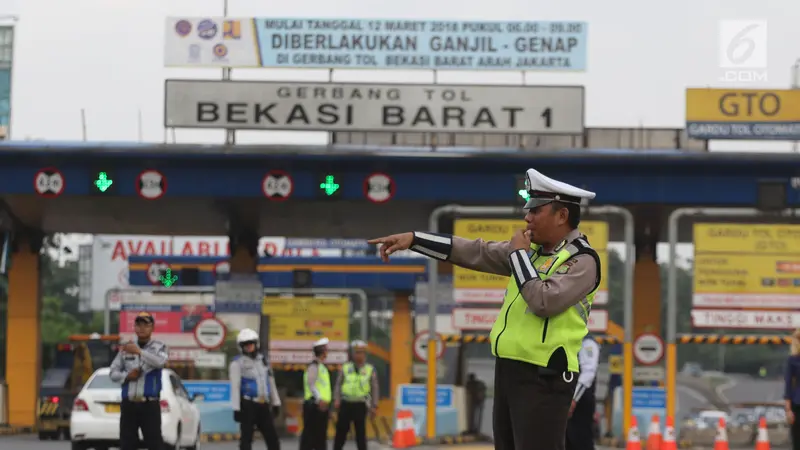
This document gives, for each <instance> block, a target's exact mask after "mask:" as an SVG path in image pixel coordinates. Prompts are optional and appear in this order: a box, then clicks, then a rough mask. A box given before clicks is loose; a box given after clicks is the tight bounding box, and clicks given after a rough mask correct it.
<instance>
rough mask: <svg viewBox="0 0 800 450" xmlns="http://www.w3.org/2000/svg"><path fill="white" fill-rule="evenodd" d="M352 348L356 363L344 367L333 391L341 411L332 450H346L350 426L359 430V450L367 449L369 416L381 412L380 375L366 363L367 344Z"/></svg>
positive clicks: (353, 343)
mask: <svg viewBox="0 0 800 450" xmlns="http://www.w3.org/2000/svg"><path fill="white" fill-rule="evenodd" d="M350 349H351V350H352V352H353V361H352V362H349V363H347V364H344V365H343V366H342V371H341V372H339V376H338V377H337V378H336V386H335V387H334V389H333V401H334V407H335V408H336V409H337V410H338V411H339V417H338V419H337V420H336V437H335V439H334V440H333V450H342V447H344V442H345V441H346V440H347V433H348V432H349V431H350V423H353V424H354V426H355V429H356V447H357V448H358V450H367V414H370V415H371V416H372V417H374V416H375V412H376V411H377V410H378V396H379V392H380V391H378V374H377V373H376V372H375V367H374V366H373V365H372V364H369V363H367V343H366V342H364V341H353V342H352V343H350Z"/></svg>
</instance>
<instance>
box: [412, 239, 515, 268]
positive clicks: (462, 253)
mask: <svg viewBox="0 0 800 450" xmlns="http://www.w3.org/2000/svg"><path fill="white" fill-rule="evenodd" d="M409 249H410V250H412V251H414V252H417V253H419V254H421V255H425V256H429V257H431V258H435V259H438V260H439V261H447V262H450V263H453V264H455V265H457V266H460V267H464V268H466V269H472V270H477V271H479V272H486V273H493V274H496V275H508V274H509V273H510V272H511V266H510V265H509V259H508V255H509V253H511V248H510V245H509V242H508V241H503V242H495V241H484V240H483V239H475V240H472V239H464V238H460V237H458V236H453V235H450V234H440V233H428V232H424V231H415V232H414V240H413V241H412V243H411V247H409Z"/></svg>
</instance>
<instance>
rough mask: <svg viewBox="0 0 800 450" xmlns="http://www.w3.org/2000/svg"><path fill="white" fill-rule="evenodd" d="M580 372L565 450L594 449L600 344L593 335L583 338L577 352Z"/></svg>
mask: <svg viewBox="0 0 800 450" xmlns="http://www.w3.org/2000/svg"><path fill="white" fill-rule="evenodd" d="M578 361H579V363H580V368H581V373H580V375H578V385H577V386H576V387H575V394H573V395H572V406H571V407H570V410H569V413H570V418H569V423H567V440H566V444H567V445H566V447H567V450H594V438H595V434H594V410H595V401H596V400H595V395H594V392H595V384H596V381H597V366H598V365H599V364H600V345H599V344H598V343H597V341H595V340H594V338H593V337H591V336H589V335H587V336H586V337H585V338H583V348H581V351H580V353H578Z"/></svg>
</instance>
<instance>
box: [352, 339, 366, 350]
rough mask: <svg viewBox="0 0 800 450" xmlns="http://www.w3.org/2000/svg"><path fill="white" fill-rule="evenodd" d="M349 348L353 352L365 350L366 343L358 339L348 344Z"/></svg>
mask: <svg viewBox="0 0 800 450" xmlns="http://www.w3.org/2000/svg"><path fill="white" fill-rule="evenodd" d="M350 348H352V349H353V350H363V349H365V348H367V343H366V342H364V341H362V340H360V339H356V340H355V341H353V342H351V343H350Z"/></svg>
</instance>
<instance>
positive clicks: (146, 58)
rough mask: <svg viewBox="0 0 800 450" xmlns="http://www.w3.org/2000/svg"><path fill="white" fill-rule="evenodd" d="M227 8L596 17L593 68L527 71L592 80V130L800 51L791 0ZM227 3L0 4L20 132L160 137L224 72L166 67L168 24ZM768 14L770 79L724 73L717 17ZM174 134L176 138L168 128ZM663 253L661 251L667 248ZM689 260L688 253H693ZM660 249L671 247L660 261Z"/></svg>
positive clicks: (54, 136) (280, 136)
mask: <svg viewBox="0 0 800 450" xmlns="http://www.w3.org/2000/svg"><path fill="white" fill-rule="evenodd" d="M228 11H229V15H230V16H232V17H252V16H259V17H276V18H279V17H339V18H351V17H352V18H408V19H456V20H457V19H463V20H525V19H529V20H570V21H587V22H588V23H589V44H588V46H589V60H588V70H587V71H586V72H584V73H533V72H531V73H529V74H528V77H527V78H528V83H529V84H543V85H547V84H570V85H574V84H582V85H584V86H586V125H587V126H589V127H642V126H643V127H675V128H681V127H683V126H684V119H685V117H684V112H685V111H684V108H685V102H684V90H685V88H687V87H723V88H732V87H739V88H788V87H789V86H790V84H791V79H792V75H791V67H792V65H793V64H795V62H796V61H798V59H799V58H800V27H797V24H796V18H797V17H800V2H797V1H796V0H765V1H763V2H753V1H752V0H691V1H690V0H672V1H669V2H666V1H662V2H653V1H641V0H607V1H604V2H597V1H594V0H563V1H559V2H541V1H530V0H493V1H492V2H480V1H475V2H464V1H461V0H404V1H402V2H376V1H374V0H337V1H336V2H327V1H326V2H323V1H320V0H295V1H292V2H255V1H252V0H229V3H228ZM222 12H223V1H222V0H114V1H108V0H71V1H68V2H65V1H63V0H24V1H23V0H0V22H2V21H7V20H8V18H7V17H6V18H3V16H8V15H15V16H18V18H19V20H18V21H17V36H16V39H17V43H16V48H15V63H14V81H13V88H12V96H13V99H12V125H11V133H12V138H14V139H47V140H80V139H82V138H83V135H84V127H83V126H82V111H83V115H84V116H85V125H86V126H85V133H86V137H87V138H88V140H92V141H139V140H141V141H145V142H163V141H164V140H165V133H164V128H163V95H164V80H165V79H167V78H198V79H217V78H219V77H220V70H218V69H172V68H170V69H167V68H164V67H163V60H164V58H163V45H164V36H163V33H164V20H165V18H166V17H169V16H184V17H193V16H212V17H213V16H219V15H221V14H222ZM728 19H740V20H766V21H767V24H768V35H767V45H768V60H767V61H768V66H767V81H766V82H760V83H759V84H758V85H752V84H749V83H741V82H740V83H728V82H724V81H720V77H721V76H722V69H721V68H720V66H719V61H720V59H719V50H720V45H721V42H720V37H719V23H720V21H721V20H728ZM327 77H328V72H327V71H326V70H309V69H304V70H290V69H281V70H270V69H236V70H234V71H233V79H242V80H244V79H250V80H257V79H272V80H296V81H326V80H327ZM334 80H335V81H369V82H420V83H425V82H431V81H432V74H431V73H430V72H426V71H415V72H409V71H374V70H373V71H337V72H336V73H335V75H334ZM439 82H441V83H467V84H468V83H481V84H493V83H497V84H511V83H518V82H519V74H518V73H510V72H506V73H502V72H499V73H487V72H480V73H468V72H440V74H439ZM223 136H224V135H223V132H222V131H217V130H210V131H209V130H177V132H176V133H175V141H176V142H179V143H222V142H223V140H224V137H223ZM170 139H172V138H171V137H170ZM237 141H238V142H239V143H297V144H324V143H325V142H326V136H325V135H324V134H323V133H313V132H305V133H299V132H239V133H238V135H237ZM711 148H712V150H714V151H790V150H791V144H790V143H773V142H724V141H723V142H712V145H711ZM659 253H660V254H662V255H663V254H665V251H663V250H661V249H660V251H659ZM687 257H688V256H687ZM662 258H663V256H662Z"/></svg>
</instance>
